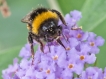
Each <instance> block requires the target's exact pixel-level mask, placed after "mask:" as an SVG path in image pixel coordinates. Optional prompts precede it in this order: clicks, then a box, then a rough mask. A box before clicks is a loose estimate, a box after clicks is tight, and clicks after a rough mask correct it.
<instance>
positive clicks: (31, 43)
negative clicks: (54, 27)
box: [28, 32, 34, 65]
mask: <svg viewBox="0 0 106 79" xmlns="http://www.w3.org/2000/svg"><path fill="white" fill-rule="evenodd" d="M28 42H29V43H30V47H31V54H32V65H33V62H34V48H33V38H32V34H31V32H29V35H28Z"/></svg>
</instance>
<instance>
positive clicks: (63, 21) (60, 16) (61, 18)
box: [51, 9, 66, 25]
mask: <svg viewBox="0 0 106 79" xmlns="http://www.w3.org/2000/svg"><path fill="white" fill-rule="evenodd" d="M51 11H52V12H55V13H56V14H57V15H58V17H59V18H60V20H61V21H62V23H63V24H64V25H66V22H65V20H64V18H63V17H62V15H61V13H60V12H58V11H57V10H54V9H53V10H51Z"/></svg>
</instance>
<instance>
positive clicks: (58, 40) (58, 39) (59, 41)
mask: <svg viewBox="0 0 106 79" xmlns="http://www.w3.org/2000/svg"><path fill="white" fill-rule="evenodd" d="M56 40H57V42H58V43H59V44H60V45H61V46H63V47H64V49H66V47H65V46H64V44H63V43H62V42H61V40H60V38H58V37H57V38H56Z"/></svg>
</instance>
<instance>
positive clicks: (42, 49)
mask: <svg viewBox="0 0 106 79" xmlns="http://www.w3.org/2000/svg"><path fill="white" fill-rule="evenodd" d="M38 42H39V44H40V49H41V51H42V52H43V53H44V45H43V43H42V42H41V41H40V40H38Z"/></svg>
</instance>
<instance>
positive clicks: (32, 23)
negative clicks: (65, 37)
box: [21, 8, 66, 56]
mask: <svg viewBox="0 0 106 79" xmlns="http://www.w3.org/2000/svg"><path fill="white" fill-rule="evenodd" d="M59 19H60V20H61V21H62V23H63V24H64V25H66V23H65V20H64V19H63V17H62V15H61V13H60V12H58V11H57V10H54V9H47V8H37V9H35V10H33V11H31V12H30V13H29V14H27V15H26V16H25V17H24V18H23V19H22V20H21V21H22V22H23V23H27V28H28V30H29V35H28V41H29V43H30V44H31V52H32V56H34V48H33V40H36V41H37V42H38V43H39V44H40V47H41V50H42V52H44V51H43V49H44V44H43V41H45V42H52V41H53V40H54V39H56V40H57V42H58V43H59V44H61V45H62V46H63V47H64V45H63V44H62V42H61V41H60V38H59V36H60V35H61V33H62V27H61V26H59V25H58V21H59Z"/></svg>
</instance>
